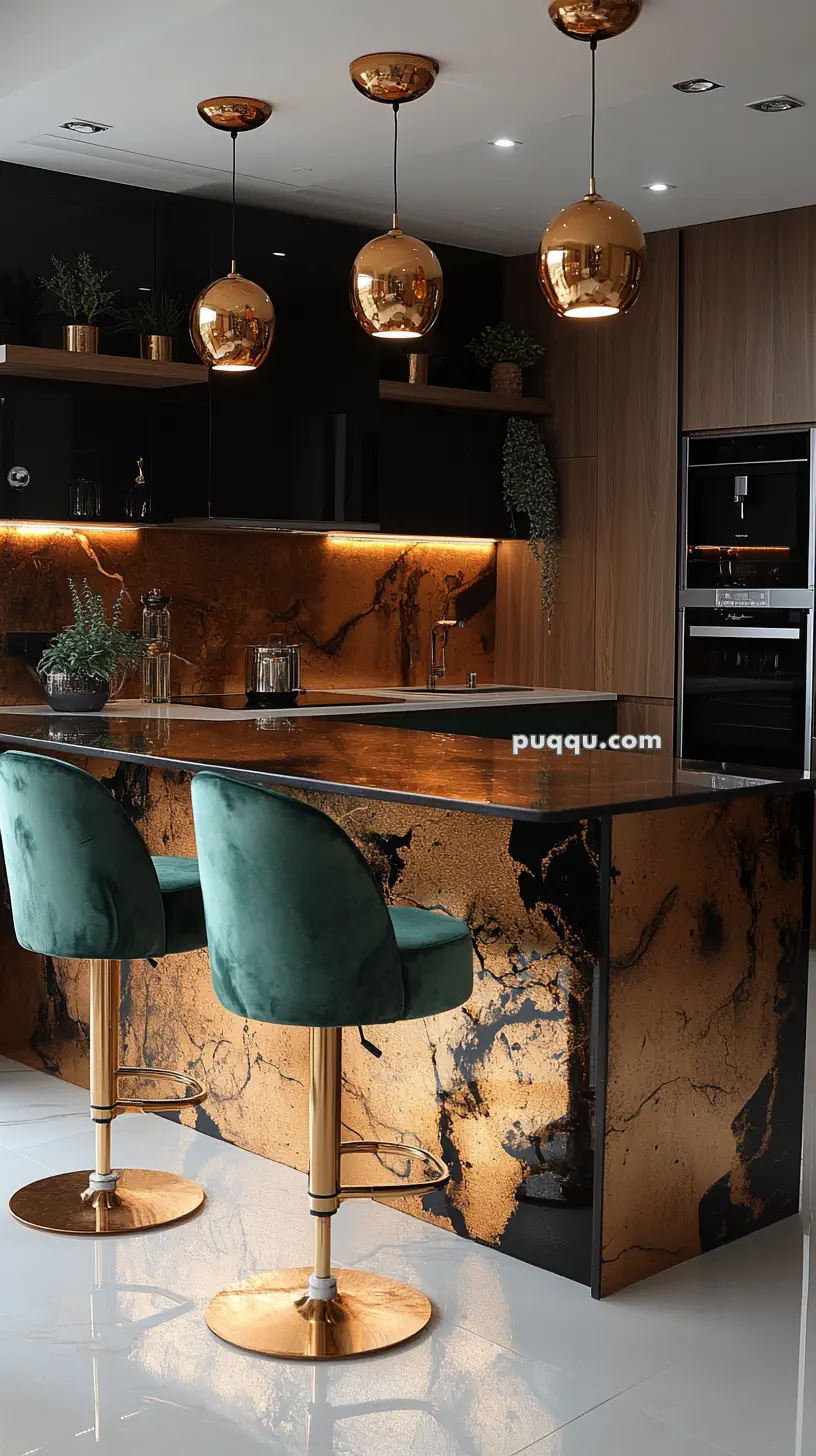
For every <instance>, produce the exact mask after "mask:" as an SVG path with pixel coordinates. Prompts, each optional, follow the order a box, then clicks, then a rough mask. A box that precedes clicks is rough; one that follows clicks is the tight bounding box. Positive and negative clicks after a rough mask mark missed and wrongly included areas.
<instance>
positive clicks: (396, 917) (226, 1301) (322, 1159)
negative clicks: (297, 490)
mask: <svg viewBox="0 0 816 1456" xmlns="http://www.w3.org/2000/svg"><path fill="white" fill-rule="evenodd" d="M192 795H193V814H194V817H195V828H196V841H197V846H198V858H199V866H200V870H201V889H202V892H203V895H204V910H205V914H206V919H207V935H208V944H209V951H210V965H211V967H212V976H213V985H214V987H215V993H216V995H217V996H218V998H219V1000H220V1001H221V1003H222V1004H223V1005H224V1006H225V1007H226V1008H227V1010H228V1011H233V1012H234V1013H235V1014H236V1015H237V1016H240V1017H242V1018H245V1019H246V1018H248V1019H250V1020H252V1021H266V1022H274V1023H276V1024H278V1025H288V1026H308V1027H309V1028H310V1085H309V1209H310V1212H311V1213H312V1215H313V1216H314V1219H315V1225H314V1235H315V1251H314V1264H313V1267H312V1268H311V1269H287V1270H282V1271H278V1272H275V1273H271V1274H262V1275H259V1276H256V1277H255V1278H252V1279H248V1280H245V1281H244V1282H243V1283H241V1284H236V1285H234V1286H233V1287H231V1288H229V1289H225V1290H223V1291H222V1293H221V1294H218V1295H217V1296H216V1297H215V1299H213V1300H212V1302H211V1303H210V1305H209V1307H208V1309H207V1323H208V1325H209V1326H210V1329H211V1330H213V1331H214V1332H215V1334H217V1335H220V1336H221V1337H222V1339H225V1340H229V1341H230V1342H231V1343H232V1344H234V1345H240V1346H242V1347H243V1348H244V1349H248V1350H255V1351H260V1352H261V1353H263V1354H266V1355H278V1356H283V1357H285V1358H288V1359H326V1358H329V1357H333V1356H343V1355H364V1354H367V1353H369V1352H371V1351H374V1350H381V1349H385V1348H386V1347H387V1346H389V1345H395V1344H399V1343H400V1341H402V1340H406V1339H409V1338H410V1337H411V1336H412V1335H415V1334H417V1333H418V1332H419V1331H420V1330H421V1329H423V1328H424V1326H425V1325H426V1324H427V1323H428V1320H429V1319H430V1317H431V1306H430V1302H429V1301H428V1299H426V1297H425V1295H424V1294H421V1293H420V1292H419V1291H418V1290H416V1289H412V1288H410V1286H408V1285H406V1284H399V1283H397V1282H396V1281H395V1280H392V1279H384V1278H381V1277H379V1276H378V1275H374V1274H367V1273H362V1272H360V1271H358V1270H354V1269H334V1270H333V1269H332V1267H331V1219H332V1217H333V1216H334V1214H335V1213H336V1212H337V1210H338V1208H339V1206H340V1203H341V1202H342V1201H343V1200H344V1199H347V1198H372V1197H383V1198H404V1197H405V1196H406V1195H407V1194H409V1193H429V1192H431V1191H432V1190H434V1189H437V1188H441V1187H443V1186H444V1185H445V1183H447V1181H448V1178H449V1176H450V1175H449V1173H448V1169H447V1168H446V1167H445V1164H444V1163H443V1162H442V1161H441V1159H439V1158H438V1157H436V1155H435V1154H434V1153H429V1152H426V1151H425V1150H424V1149H422V1148H418V1147H415V1146H413V1145H412V1144H408V1143H389V1142H351V1143H344V1142H341V1141H340V1087H341V1044H342V1028H343V1027H344V1026H363V1025H382V1024H383V1023H386V1022H397V1021H407V1020H411V1019H414V1018H417V1017H423V1016H436V1015H437V1014H438V1013H439V1012H442V1011H450V1010H452V1009H453V1008H454V1007H457V1006H461V1005H462V1004H463V1003H464V1002H465V1001H466V1000H467V999H468V997H469V996H470V993H471V990H472V987H473V948H472V944H471V939H470V932H469V930H468V927H467V925H465V924H464V923H463V921H461V920H454V919H452V918H451V917H449V916H447V915H442V914H436V913H434V912H433V911H430V910H416V909H408V908H402V907H398V908H396V909H389V908H388V907H387V906H386V904H385V901H384V899H383V896H382V892H381V890H380V887H379V885H378V884H377V882H376V880H375V879H374V877H373V875H372V873H371V871H370V869H369V867H368V865H367V864H366V862H365V860H364V859H363V856H362V855H361V854H360V852H359V850H358V849H357V847H356V845H354V844H353V843H352V841H351V840H350V839H349V837H348V835H346V834H345V833H344V832H343V830H342V829H341V828H340V827H339V825H337V824H336V823H335V822H334V820H333V819H330V818H328V816H327V815H325V814H322V813H320V811H319V810H317V809H314V808H312V807H311V805H309V804H304V803H302V802H301V801H300V800H298V799H294V798H292V797H291V796H290V795H288V794H281V793H277V792H275V791H274V790H271V789H263V788H255V787H254V786H253V785H251V784H247V783H243V782H239V781H237V780H235V779H232V778H228V777H227V776H226V775H224V774H218V773H210V772H203V773H199V774H197V775H196V777H195V778H194V780H193V786H192ZM394 1077H395V1080H397V1079H398V1078H399V1068H398V1067H397V1068H394ZM349 1153H375V1154H376V1153H394V1154H398V1155H401V1156H404V1157H407V1158H423V1159H425V1160H426V1162H427V1163H428V1165H429V1169H432V1172H431V1173H430V1176H429V1177H427V1178H426V1179H424V1180H423V1181H422V1182H416V1183H402V1184H393V1183H390V1184H384V1185H379V1184H372V1185H369V1186H367V1187H362V1186H359V1185H354V1186H347V1185H345V1184H343V1182H342V1179H341V1160H342V1158H343V1156H344V1155H345V1154H349Z"/></svg>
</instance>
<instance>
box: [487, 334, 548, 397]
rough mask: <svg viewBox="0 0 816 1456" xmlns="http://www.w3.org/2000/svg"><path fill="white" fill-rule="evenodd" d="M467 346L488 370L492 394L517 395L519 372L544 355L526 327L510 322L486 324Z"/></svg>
mask: <svg viewBox="0 0 816 1456" xmlns="http://www.w3.org/2000/svg"><path fill="white" fill-rule="evenodd" d="M468 348H469V350H470V352H471V354H472V355H473V357H474V358H475V359H477V360H478V362H479V363H480V364H484V365H485V367H486V368H489V369H490V388H491V390H492V391H493V393H494V394H521V371H522V369H527V368H528V367H529V365H530V364H535V362H536V360H537V359H540V358H541V356H542V355H543V354H544V352H545V351H544V349H542V347H541V345H540V344H537V343H536V341H535V339H534V338H533V336H532V334H528V333H527V330H526V329H514V328H513V326H512V324H488V326H487V328H486V329H483V330H482V332H481V334H480V335H479V337H478V339H473V340H472V341H471V343H469V344H468Z"/></svg>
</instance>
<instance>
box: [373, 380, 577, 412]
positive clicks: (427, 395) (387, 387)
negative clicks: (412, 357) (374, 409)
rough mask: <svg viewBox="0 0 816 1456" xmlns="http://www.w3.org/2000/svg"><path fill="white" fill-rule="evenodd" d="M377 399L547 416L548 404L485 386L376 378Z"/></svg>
mask: <svg viewBox="0 0 816 1456" xmlns="http://www.w3.org/2000/svg"><path fill="white" fill-rule="evenodd" d="M380 399H383V400H388V401H389V402H390V403H392V404H431V405H436V406H437V408H438V409H462V410H486V411H488V412H491V413H493V414H502V415H550V414H552V405H551V404H550V403H549V402H548V401H547V400H546V399H536V397H535V396H534V395H531V394H494V393H492V391H490V390H487V389H446V388H445V387H444V385H441V384H406V383H403V381H402V380H398V379H381V380H380Z"/></svg>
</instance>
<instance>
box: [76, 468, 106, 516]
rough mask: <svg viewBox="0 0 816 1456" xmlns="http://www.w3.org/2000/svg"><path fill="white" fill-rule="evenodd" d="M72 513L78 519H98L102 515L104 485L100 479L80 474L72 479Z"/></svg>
mask: <svg viewBox="0 0 816 1456" xmlns="http://www.w3.org/2000/svg"><path fill="white" fill-rule="evenodd" d="M71 515H72V516H73V518H74V519H75V520H77V521H98V520H99V518H100V516H101V515H102V487H101V486H100V484H99V481H98V480H89V479H88V478H87V477H86V476H84V475H80V476H78V477H77V479H76V480H72V481H71Z"/></svg>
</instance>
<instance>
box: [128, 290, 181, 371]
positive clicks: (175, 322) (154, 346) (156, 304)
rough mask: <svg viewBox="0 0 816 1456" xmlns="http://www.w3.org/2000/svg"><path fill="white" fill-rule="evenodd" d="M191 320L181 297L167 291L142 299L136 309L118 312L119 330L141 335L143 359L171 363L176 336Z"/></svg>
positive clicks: (134, 307) (135, 306)
mask: <svg viewBox="0 0 816 1456" xmlns="http://www.w3.org/2000/svg"><path fill="white" fill-rule="evenodd" d="M186 317H187V310H186V308H185V307H184V304H183V303H182V301H181V299H180V298H172V297H171V296H170V294H169V293H167V292H166V290H165V289H162V290H161V291H160V292H158V293H151V294H150V295H149V296H148V297H146V298H143V299H140V300H139V302H138V303H136V304H134V305H133V307H132V308H120V309H117V310H116V313H115V318H116V327H117V329H119V330H120V332H122V333H128V334H139V336H140V352H141V356H142V358H143V359H155V360H157V361H159V362H169V361H170V360H171V359H172V357H173V335H174V334H175V333H176V332H177V331H178V329H179V327H180V326H181V324H182V323H183V322H184V320H185V319H186Z"/></svg>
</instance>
